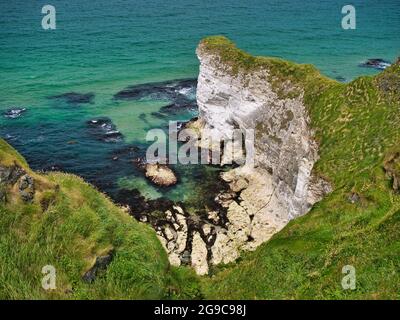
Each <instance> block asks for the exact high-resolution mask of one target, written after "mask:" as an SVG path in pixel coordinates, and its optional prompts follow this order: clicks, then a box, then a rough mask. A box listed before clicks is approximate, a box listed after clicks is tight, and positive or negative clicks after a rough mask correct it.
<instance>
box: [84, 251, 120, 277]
mask: <svg viewBox="0 0 400 320" xmlns="http://www.w3.org/2000/svg"><path fill="white" fill-rule="evenodd" d="M113 258H114V250H111V251H110V252H108V253H107V254H106V255H104V256H100V257H97V258H96V261H95V263H94V265H93V266H92V267H91V268H90V269H89V270H88V271H86V272H85V274H84V275H83V276H82V280H83V281H85V282H89V283H92V282H93V281H94V280H96V276H97V275H98V273H99V271H104V270H106V269H107V267H108V265H109V264H110V263H111V261H112V259H113Z"/></svg>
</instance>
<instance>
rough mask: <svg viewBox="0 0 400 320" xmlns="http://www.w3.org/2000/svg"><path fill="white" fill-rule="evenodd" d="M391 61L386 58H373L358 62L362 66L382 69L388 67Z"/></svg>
mask: <svg viewBox="0 0 400 320" xmlns="http://www.w3.org/2000/svg"><path fill="white" fill-rule="evenodd" d="M390 65H391V62H390V61H387V60H383V59H380V58H375V59H368V60H367V61H365V62H363V63H360V64H359V66H360V67H364V68H374V69H378V70H384V69H386V68H387V67H390Z"/></svg>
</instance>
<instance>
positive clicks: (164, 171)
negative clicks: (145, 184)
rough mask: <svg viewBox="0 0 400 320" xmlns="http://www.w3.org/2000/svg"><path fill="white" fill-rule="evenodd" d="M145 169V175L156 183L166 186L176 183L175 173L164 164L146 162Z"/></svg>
mask: <svg viewBox="0 0 400 320" xmlns="http://www.w3.org/2000/svg"><path fill="white" fill-rule="evenodd" d="M145 170H146V172H145V174H146V177H147V178H149V179H150V180H151V181H152V182H153V183H155V184H156V185H159V186H162V187H168V186H172V185H174V184H176V183H177V181H178V179H177V177H176V175H175V173H174V172H173V171H172V170H171V169H170V168H169V167H168V166H166V165H161V164H158V163H147V164H146V166H145Z"/></svg>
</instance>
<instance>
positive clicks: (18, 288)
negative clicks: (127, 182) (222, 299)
mask: <svg viewBox="0 0 400 320" xmlns="http://www.w3.org/2000/svg"><path fill="white" fill-rule="evenodd" d="M12 165H18V166H20V167H22V168H23V169H24V170H25V171H26V172H27V173H28V174H29V175H30V176H32V177H33V178H34V180H35V189H36V192H35V199H34V201H33V202H32V203H31V204H26V203H23V202H22V200H20V199H19V198H18V197H17V196H16V194H17V191H16V190H15V189H12V190H8V192H7V196H8V197H7V201H6V202H0V299H160V298H182V297H197V295H198V288H197V285H196V281H195V277H194V275H193V272H192V271H190V270H187V269H174V268H171V267H170V266H169V263H168V259H167V256H166V253H165V251H164V250H163V248H162V247H161V244H160V242H159V241H158V239H157V237H156V235H155V232H154V231H153V230H152V229H151V228H150V227H148V226H146V225H144V224H141V223H138V222H137V221H136V220H134V219H133V218H132V217H130V216H129V215H128V214H127V213H125V212H124V211H123V210H121V209H120V208H119V207H117V206H115V205H114V204H113V203H112V202H111V201H110V200H109V199H108V198H106V197H105V196H104V195H103V194H101V193H99V192H98V191H97V190H95V189H94V188H93V187H92V186H90V185H89V184H87V183H86V182H84V181H83V180H82V179H80V178H78V177H76V176H73V175H69V174H64V173H51V174H49V175H39V174H36V173H35V172H32V171H31V170H30V169H29V167H28V166H27V163H26V161H25V160H24V159H23V158H22V157H21V156H20V155H19V154H18V153H17V152H16V151H15V150H14V149H12V148H11V147H10V146H9V145H8V144H7V143H6V142H4V141H3V140H1V139H0V166H2V167H3V168H4V167H7V166H12ZM111 249H113V250H115V255H114V259H113V260H112V262H111V264H110V265H109V266H108V267H107V269H106V270H104V271H102V272H100V274H98V276H97V278H96V280H95V281H94V282H93V283H86V282H84V281H83V280H82V275H83V274H84V272H85V271H87V270H88V269H89V268H90V267H91V266H93V264H94V263H95V260H96V257H98V256H102V255H104V254H106V253H107V252H109V251H110V250H111ZM45 265H53V266H54V267H55V268H56V276H57V278H56V286H57V289H56V290H48V291H46V290H44V289H43V288H42V286H41V281H42V277H43V276H44V275H43V274H42V273H41V270H42V267H43V266H45Z"/></svg>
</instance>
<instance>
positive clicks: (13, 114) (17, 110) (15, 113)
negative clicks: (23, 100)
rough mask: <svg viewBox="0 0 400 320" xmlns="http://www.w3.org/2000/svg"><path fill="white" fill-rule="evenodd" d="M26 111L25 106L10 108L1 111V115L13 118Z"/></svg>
mask: <svg viewBox="0 0 400 320" xmlns="http://www.w3.org/2000/svg"><path fill="white" fill-rule="evenodd" d="M26 111H27V110H26V108H11V109H8V110H7V111H5V112H4V113H3V116H4V117H5V118H10V119H15V118H19V117H20V116H22V114H23V113H25V112H26Z"/></svg>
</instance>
